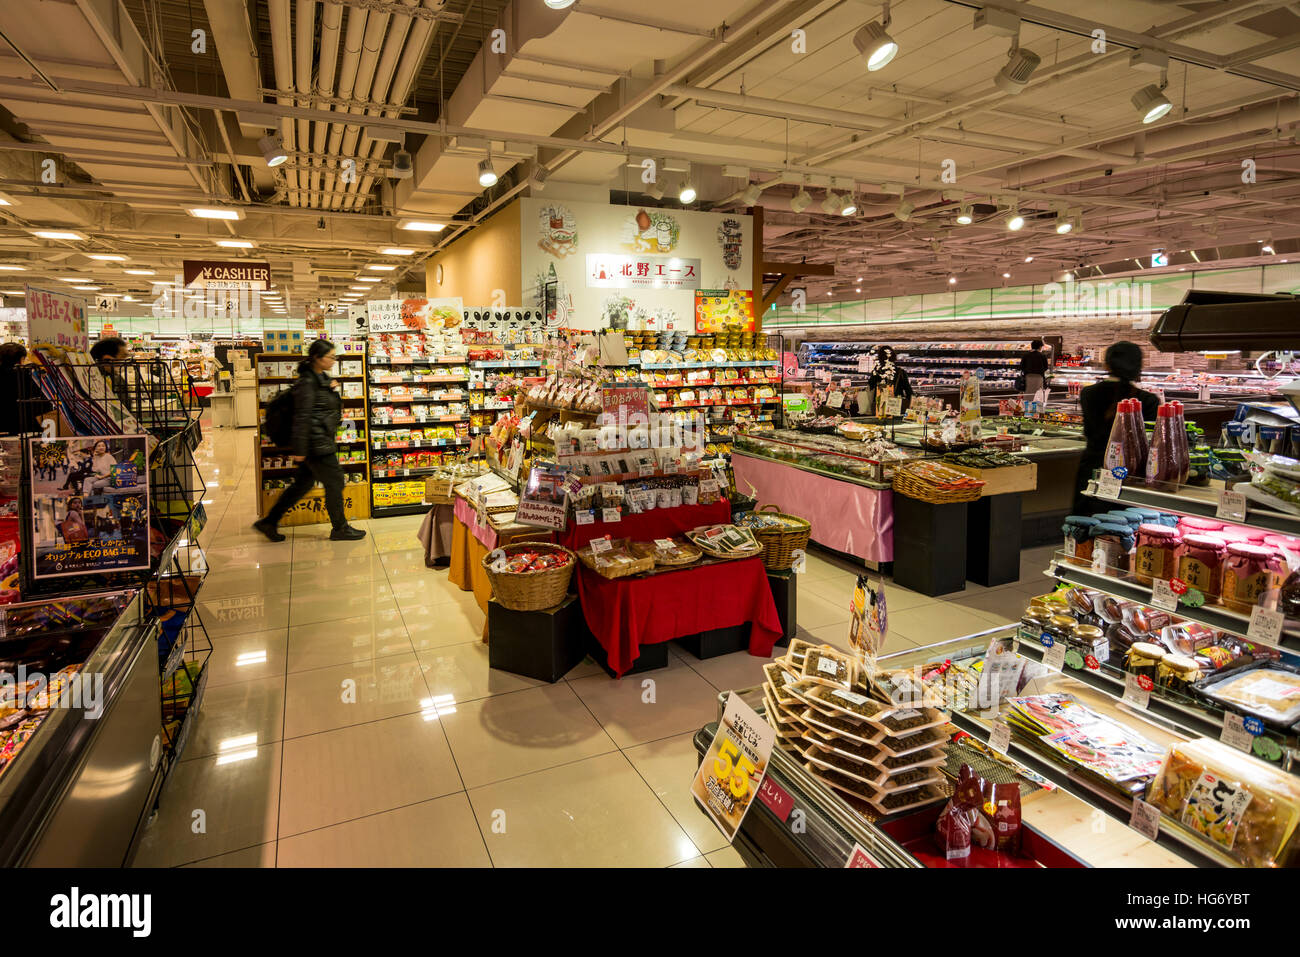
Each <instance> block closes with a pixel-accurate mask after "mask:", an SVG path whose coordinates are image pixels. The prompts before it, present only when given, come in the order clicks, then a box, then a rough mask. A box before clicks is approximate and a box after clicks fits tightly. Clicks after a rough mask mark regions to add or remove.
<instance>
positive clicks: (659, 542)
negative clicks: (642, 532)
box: [655, 538, 675, 552]
mask: <svg viewBox="0 0 1300 957" xmlns="http://www.w3.org/2000/svg"><path fill="white" fill-rule="evenodd" d="M674 547H675V546H674V545H673V540H672V539H671V538H656V539H655V548H657V549H659V551H661V552H671V551H672V550H673V548H674Z"/></svg>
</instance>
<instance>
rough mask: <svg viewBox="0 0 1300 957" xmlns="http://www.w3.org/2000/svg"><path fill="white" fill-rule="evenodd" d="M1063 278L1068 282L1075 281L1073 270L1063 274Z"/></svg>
mask: <svg viewBox="0 0 1300 957" xmlns="http://www.w3.org/2000/svg"><path fill="white" fill-rule="evenodd" d="M1061 278H1062V279H1064V280H1065V281H1066V282H1074V273H1072V272H1067V273H1066V274H1065V275H1064V276H1062V277H1061Z"/></svg>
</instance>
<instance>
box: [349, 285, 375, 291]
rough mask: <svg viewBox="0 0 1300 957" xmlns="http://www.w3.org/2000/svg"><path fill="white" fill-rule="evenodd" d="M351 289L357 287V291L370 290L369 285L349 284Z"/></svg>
mask: <svg viewBox="0 0 1300 957" xmlns="http://www.w3.org/2000/svg"><path fill="white" fill-rule="evenodd" d="M348 288H349V289H355V290H356V291H357V292H369V291H370V287H369V286H348Z"/></svg>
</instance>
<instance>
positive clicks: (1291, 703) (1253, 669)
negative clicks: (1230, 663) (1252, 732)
mask: <svg viewBox="0 0 1300 957" xmlns="http://www.w3.org/2000/svg"><path fill="white" fill-rule="evenodd" d="M1194 687H1195V689H1196V690H1197V691H1198V692H1200V693H1201V694H1203V695H1205V696H1206V697H1207V698H1211V699H1213V700H1214V701H1217V702H1219V703H1220V704H1223V705H1227V706H1229V707H1231V708H1233V709H1235V710H1238V711H1245V712H1246V713H1248V714H1253V715H1256V716H1258V717H1260V718H1263V719H1264V720H1265V721H1268V722H1269V723H1270V724H1275V725H1281V726H1284V727H1285V726H1288V725H1293V724H1295V723H1296V722H1297V721H1300V669H1297V668H1293V667H1291V666H1290V665H1284V664H1279V663H1276V662H1272V661H1261V662H1256V663H1255V664H1252V665H1247V666H1246V667H1243V668H1233V669H1230V670H1228V671H1226V672H1223V673H1220V674H1216V675H1212V676H1210V677H1209V678H1204V679H1202V680H1201V681H1198V682H1197V683H1196V685H1195V686H1194Z"/></svg>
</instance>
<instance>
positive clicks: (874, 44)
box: [853, 8, 898, 73]
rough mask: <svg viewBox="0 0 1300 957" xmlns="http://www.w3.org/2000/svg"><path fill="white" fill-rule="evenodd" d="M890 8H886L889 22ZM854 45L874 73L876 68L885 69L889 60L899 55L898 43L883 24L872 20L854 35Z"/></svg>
mask: <svg viewBox="0 0 1300 957" xmlns="http://www.w3.org/2000/svg"><path fill="white" fill-rule="evenodd" d="M887 11H888V8H886V14H885V17H886V22H888V16H889V14H888V12H887ZM853 45H854V46H855V47H857V48H858V53H859V54H861V55H862V58H863V59H864V60H866V61H867V69H868V70H870V71H871V72H872V73H874V72H875V71H876V70H880V69H884V68H885V67H886V66H888V65H889V61H890V60H892V59H894V57H896V56H898V44H897V43H896V42H894V38H893V37H891V36H890V35H889V34H888V33H887V32H886V31H885V28H884V27H883V26H881V25H880V24H879V23H877V22H876V21H875V20H872V21H871V22H870V23H868V24H867V25H866V26H864V27H863V28H862V29H861V30H859V31H858V32H857V33H855V34H854V35H853Z"/></svg>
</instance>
